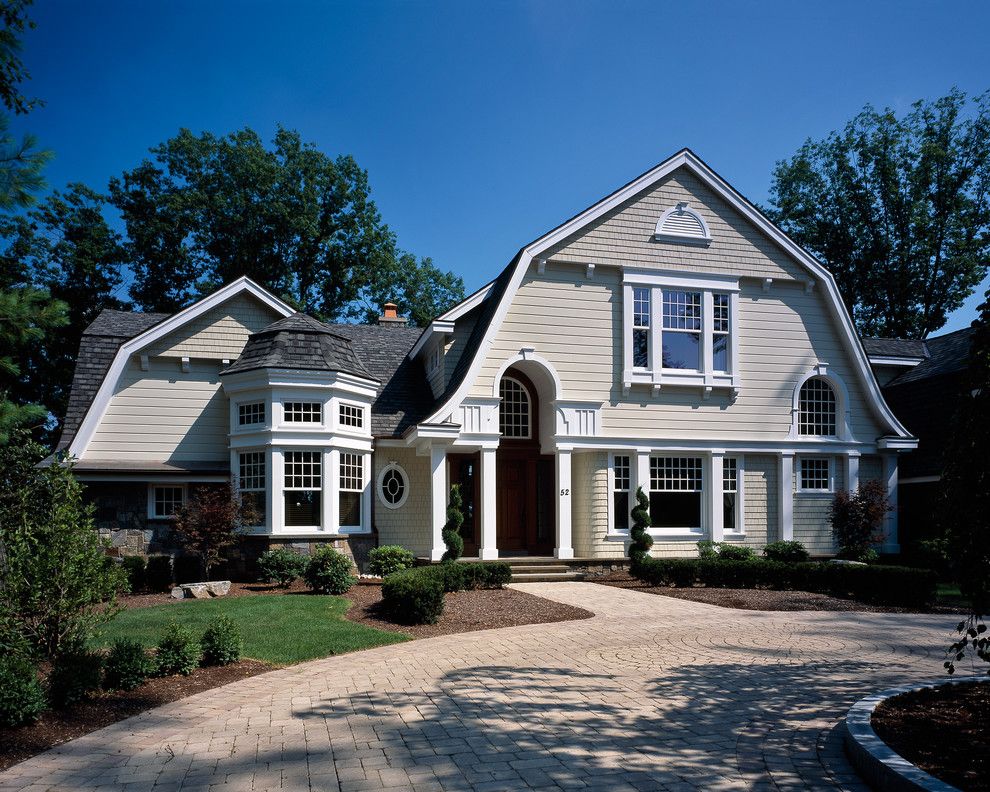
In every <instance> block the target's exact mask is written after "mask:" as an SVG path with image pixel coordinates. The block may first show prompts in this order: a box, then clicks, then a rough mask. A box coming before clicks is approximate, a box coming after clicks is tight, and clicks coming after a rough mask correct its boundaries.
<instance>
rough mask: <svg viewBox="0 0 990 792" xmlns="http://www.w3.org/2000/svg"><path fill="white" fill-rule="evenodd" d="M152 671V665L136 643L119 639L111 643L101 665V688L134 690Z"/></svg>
mask: <svg viewBox="0 0 990 792" xmlns="http://www.w3.org/2000/svg"><path fill="white" fill-rule="evenodd" d="M152 671H153V663H152V662H151V658H149V657H148V654H147V652H145V651H144V647H143V646H142V645H141V644H140V643H139V642H138V641H131V640H129V639H127V638H119V639H117V640H116V641H114V642H113V645H112V646H111V647H110V652H109V654H107V659H106V661H105V662H104V664H103V687H105V688H106V689H107V690H134V688H136V687H137V686H138V685H140V684H142V683H143V682H144V681H145V680H146V679H147V678H148V676H149V675H150V674H151V673H152Z"/></svg>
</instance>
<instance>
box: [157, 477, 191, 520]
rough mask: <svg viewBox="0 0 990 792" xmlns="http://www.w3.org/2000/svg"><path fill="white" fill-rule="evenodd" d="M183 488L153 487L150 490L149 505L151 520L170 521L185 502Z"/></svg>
mask: <svg viewBox="0 0 990 792" xmlns="http://www.w3.org/2000/svg"><path fill="white" fill-rule="evenodd" d="M185 494H186V491H185V488H184V487H170V486H161V485H155V486H153V487H152V488H151V499H150V500H151V503H150V504H149V505H150V507H151V508H150V509H149V510H148V511H149V512H150V514H149V515H148V516H149V517H151V518H153V519H158V520H162V519H171V518H173V517H175V514H176V512H177V511H179V509H181V508H182V504H183V503H184V502H185Z"/></svg>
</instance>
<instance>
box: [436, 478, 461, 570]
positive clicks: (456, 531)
mask: <svg viewBox="0 0 990 792" xmlns="http://www.w3.org/2000/svg"><path fill="white" fill-rule="evenodd" d="M463 524H464V500H463V499H462V498H461V485H460V484H454V485H453V486H452V487H451V488H450V500H449V501H448V502H447V522H446V523H444V526H443V530H442V532H441V536H442V537H443V543H444V544H445V545H447V550H446V551H445V552H444V554H443V557H442V558H441V559H440V560H441V561H456V560H457V559H458V558H460V557H461V556H462V555H464V537H463V536H461V526H462V525H463Z"/></svg>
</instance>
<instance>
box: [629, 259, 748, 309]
mask: <svg viewBox="0 0 990 792" xmlns="http://www.w3.org/2000/svg"><path fill="white" fill-rule="evenodd" d="M740 278H741V276H740V277H738V278H734V277H731V276H728V275H709V274H707V273H704V272H692V273H691V274H690V275H685V274H684V273H683V272H673V271H670V270H654V269H641V268H637V267H623V268H622V282H623V283H631V284H632V285H634V286H670V287H673V288H675V289H694V290H695V291H705V290H706V289H707V290H709V291H718V292H738V291H739V290H740V287H739V281H740ZM651 307H652V306H651Z"/></svg>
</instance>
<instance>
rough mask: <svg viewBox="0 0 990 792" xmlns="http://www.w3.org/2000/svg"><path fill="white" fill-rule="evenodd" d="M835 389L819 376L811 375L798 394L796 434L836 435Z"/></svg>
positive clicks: (814, 435)
mask: <svg viewBox="0 0 990 792" xmlns="http://www.w3.org/2000/svg"><path fill="white" fill-rule="evenodd" d="M836 413H837V409H836V399H835V391H834V390H832V386H831V385H829V384H828V382H826V381H825V380H824V379H822V378H821V377H812V378H811V379H809V380H808V381H807V382H805V383H804V384H803V385H802V386H801V392H800V394H799V395H798V434H799V435H810V436H813V437H835V435H836Z"/></svg>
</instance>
